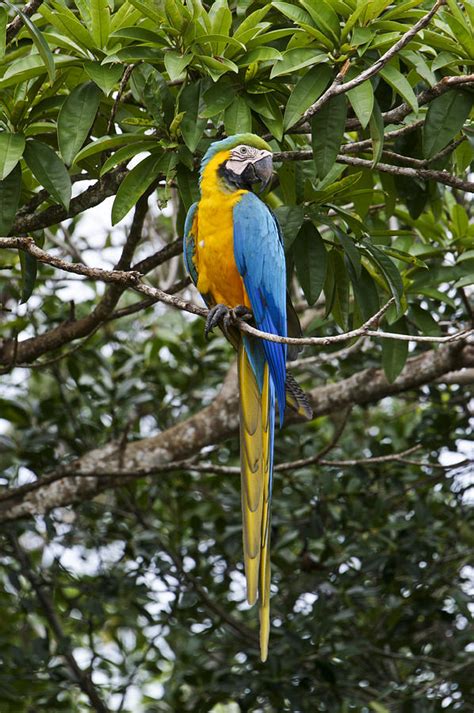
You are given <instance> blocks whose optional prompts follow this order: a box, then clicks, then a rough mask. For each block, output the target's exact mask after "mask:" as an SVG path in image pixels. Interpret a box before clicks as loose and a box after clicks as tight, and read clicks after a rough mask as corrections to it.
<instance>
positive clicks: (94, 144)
mask: <svg viewBox="0 0 474 713" xmlns="http://www.w3.org/2000/svg"><path fill="white" fill-rule="evenodd" d="M143 143H147V144H148V148H151V147H153V146H154V145H156V137H155V136H145V135H144V134H118V135H117V136H101V137H100V139H96V140H95V141H91V142H90V143H89V144H87V145H86V146H84V148H83V149H81V150H80V151H79V153H77V154H76V156H75V158H74V163H79V162H80V161H84V159H86V158H89V157H90V156H95V155H96V154H98V153H102V151H109V150H110V149H115V148H117V147H118V146H123V145H126V146H130V145H132V147H134V146H135V145H136V144H143ZM131 155H132V156H133V155H134V154H131Z"/></svg>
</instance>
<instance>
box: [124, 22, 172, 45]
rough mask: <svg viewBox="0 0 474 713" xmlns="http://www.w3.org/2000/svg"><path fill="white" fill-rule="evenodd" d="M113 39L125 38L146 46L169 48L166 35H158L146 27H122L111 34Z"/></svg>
mask: <svg viewBox="0 0 474 713" xmlns="http://www.w3.org/2000/svg"><path fill="white" fill-rule="evenodd" d="M111 37H123V38H125V39H127V40H138V41H139V42H143V43H145V44H151V45H159V46H160V47H161V46H167V43H166V38H165V35H164V34H163V35H161V34H158V33H157V32H153V31H152V30H147V29H146V28H145V27H141V26H140V27H121V28H120V29H119V30H115V32H113V33H112V34H111Z"/></svg>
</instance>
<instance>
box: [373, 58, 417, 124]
mask: <svg viewBox="0 0 474 713" xmlns="http://www.w3.org/2000/svg"><path fill="white" fill-rule="evenodd" d="M380 75H381V77H382V78H383V79H384V80H385V81H386V82H387V84H388V85H390V86H391V87H392V89H394V90H395V91H396V92H397V93H398V94H400V96H401V97H402V98H403V99H404V100H405V101H406V103H407V104H408V105H409V106H410V107H411V108H412V110H413V111H414V112H415V114H416V113H417V112H418V100H417V98H416V96H415V92H414V91H413V89H412V88H411V85H410V83H409V82H408V80H407V79H406V77H404V76H403V74H402V73H401V72H399V71H398V69H396V67H394V66H393V65H392V64H386V65H385V67H383V68H382V69H381V70H380Z"/></svg>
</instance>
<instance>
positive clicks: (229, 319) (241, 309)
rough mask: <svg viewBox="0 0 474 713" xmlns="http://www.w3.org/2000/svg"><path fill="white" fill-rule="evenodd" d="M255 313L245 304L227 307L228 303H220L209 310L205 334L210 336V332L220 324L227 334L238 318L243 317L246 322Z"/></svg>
mask: <svg viewBox="0 0 474 713" xmlns="http://www.w3.org/2000/svg"><path fill="white" fill-rule="evenodd" d="M252 317H253V314H252V312H251V310H249V308H248V307H245V305H237V307H233V308H230V307H227V305H223V304H218V305H215V306H214V307H212V308H211V309H210V310H209V314H208V315H207V319H206V326H205V327H204V336H205V337H206V339H207V338H208V337H209V332H212V330H213V329H214V327H217V326H218V325H219V326H220V327H221V328H222V331H223V332H224V334H225V335H227V333H228V331H229V329H230V328H231V327H232V326H233V325H234V324H235V322H236V321H237V320H238V319H243V320H245V321H246V322H248V321H249V320H251V319H252Z"/></svg>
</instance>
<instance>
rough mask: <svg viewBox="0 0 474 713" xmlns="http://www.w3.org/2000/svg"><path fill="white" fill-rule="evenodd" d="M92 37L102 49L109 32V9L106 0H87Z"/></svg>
mask: <svg viewBox="0 0 474 713" xmlns="http://www.w3.org/2000/svg"><path fill="white" fill-rule="evenodd" d="M89 2H90V13H91V22H92V37H93V39H94V42H95V43H96V45H97V47H99V48H100V49H104V48H105V47H106V46H107V42H108V39H109V34H110V10H109V3H108V2H107V0H89Z"/></svg>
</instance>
